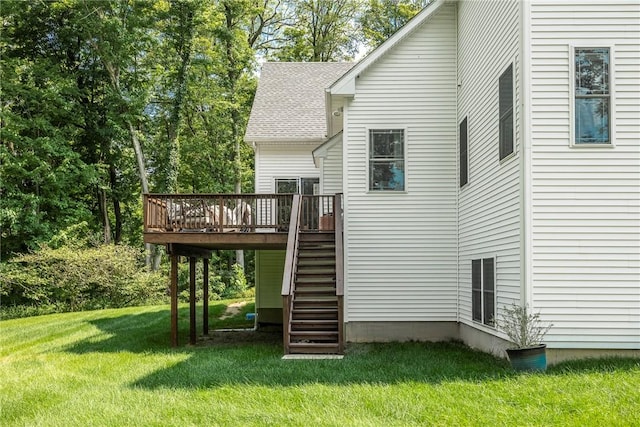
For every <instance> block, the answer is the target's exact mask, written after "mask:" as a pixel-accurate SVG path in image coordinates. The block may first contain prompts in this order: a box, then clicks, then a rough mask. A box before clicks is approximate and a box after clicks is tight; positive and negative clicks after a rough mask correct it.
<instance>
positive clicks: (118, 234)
mask: <svg viewBox="0 0 640 427" xmlns="http://www.w3.org/2000/svg"><path fill="white" fill-rule="evenodd" d="M109 180H110V181H111V195H112V196H111V198H112V200H113V214H114V216H115V218H116V223H115V227H116V229H115V232H114V237H113V242H114V243H115V244H116V245H117V244H118V243H120V241H121V240H122V210H121V209H120V200H118V197H117V196H116V186H117V184H118V183H117V176H116V167H115V166H114V165H113V164H112V165H109Z"/></svg>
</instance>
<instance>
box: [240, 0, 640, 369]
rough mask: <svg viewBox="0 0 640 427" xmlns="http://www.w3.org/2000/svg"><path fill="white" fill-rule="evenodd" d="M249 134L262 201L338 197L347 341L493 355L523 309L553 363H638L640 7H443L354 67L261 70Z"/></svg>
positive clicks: (267, 288)
mask: <svg viewBox="0 0 640 427" xmlns="http://www.w3.org/2000/svg"><path fill="white" fill-rule="evenodd" d="M245 139H246V141H247V142H248V143H251V144H253V145H254V147H255V153H256V162H255V163H256V191H257V192H263V193H274V192H307V193H311V192H314V191H315V192H316V193H324V194H333V193H342V194H343V208H344V327H345V334H346V339H347V341H393V340H408V339H417V340H441V339H461V340H463V341H464V342H466V343H468V344H469V345H471V346H473V347H477V348H481V349H484V350H486V351H490V352H494V353H496V354H500V353H502V350H503V349H504V348H505V346H506V342H505V341H504V338H505V335H504V334H503V333H502V332H501V331H499V330H498V329H497V328H496V327H495V324H494V319H496V318H500V315H501V313H502V310H503V308H504V307H505V306H507V305H510V304H512V303H517V304H528V305H529V306H530V307H532V308H533V309H534V310H535V311H540V313H541V316H542V319H543V320H545V321H548V322H552V323H553V325H554V326H553V328H552V329H551V331H550V332H549V333H548V335H547V336H546V339H545V342H546V343H547V345H548V348H549V358H550V360H551V361H552V362H553V361H558V360H562V359H564V358H567V357H574V356H588V355H602V354H636V355H638V354H640V3H639V2H638V1H637V0H618V1H616V2H612V3H610V2H594V1H556V0H553V1H551V0H545V1H543V0H532V1H526V2H521V1H482V2H480V1H463V0H460V1H455V0H437V1H434V2H433V3H432V4H431V5H430V6H428V7H427V8H426V9H424V10H423V11H422V12H421V13H420V14H418V15H417V16H416V17H415V18H414V19H412V20H411V21H410V22H409V23H408V24H407V25H406V26H405V27H403V28H402V29H400V30H399V31H398V32H397V33H396V34H395V35H394V36H392V37H391V38H390V39H389V40H387V41H386V42H385V43H384V44H382V45H381V46H380V47H378V48H377V49H376V50H374V51H373V52H372V53H370V54H369V55H368V56H366V57H365V58H364V59H362V60H361V61H360V62H358V63H356V64H343V63H339V64H336V63H334V64H321V63H308V64H291V63H288V64H278V63H268V64H265V66H264V68H263V70H262V74H261V80H260V83H259V86H258V91H257V94H256V101H255V104H254V107H253V110H252V113H251V118H250V121H249V126H248V129H247V134H246V137H245ZM314 186H315V188H314ZM283 262H284V255H283V252H282V251H260V252H258V254H257V256H256V265H257V273H256V280H257V285H258V286H257V290H258V294H257V306H258V310H259V312H260V310H262V313H264V316H262V314H260V316H262V317H261V318H262V319H267V318H269V315H270V314H272V315H273V316H274V317H278V316H279V317H278V318H281V314H280V312H279V310H281V309H282V301H281V298H280V295H279V289H280V285H281V283H282V281H281V278H282V264H283ZM270 310H271V312H270Z"/></svg>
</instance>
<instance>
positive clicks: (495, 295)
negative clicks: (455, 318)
mask: <svg viewBox="0 0 640 427" xmlns="http://www.w3.org/2000/svg"><path fill="white" fill-rule="evenodd" d="M485 259H492V260H493V323H487V322H489V321H490V320H489V319H485V313H484V311H485V310H484V309H485V306H486V303H485V290H484V260H485ZM474 261H480V320H476V319H474V318H473V262H474ZM470 264H471V265H470V267H471V321H472V322H474V323H475V324H477V325H482V326H484V327H487V328H492V329H495V328H496V327H497V320H498V319H497V315H498V307H497V305H498V257H497V255H483V256H476V257H473V258H472V259H471V263H470Z"/></svg>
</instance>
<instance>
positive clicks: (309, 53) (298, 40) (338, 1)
mask: <svg viewBox="0 0 640 427" xmlns="http://www.w3.org/2000/svg"><path fill="white" fill-rule="evenodd" d="M290 4H291V7H292V11H293V15H294V16H295V23H293V24H292V25H291V26H288V27H286V28H284V30H283V36H284V39H285V41H284V42H283V43H282V44H281V46H280V50H279V51H278V52H276V53H275V54H274V56H275V58H277V59H279V60H282V61H309V62H328V61H342V60H350V59H353V57H354V56H355V54H356V53H357V51H358V36H357V28H356V17H357V15H358V12H359V2H358V1H357V0H335V1H334V0H300V1H294V2H290Z"/></svg>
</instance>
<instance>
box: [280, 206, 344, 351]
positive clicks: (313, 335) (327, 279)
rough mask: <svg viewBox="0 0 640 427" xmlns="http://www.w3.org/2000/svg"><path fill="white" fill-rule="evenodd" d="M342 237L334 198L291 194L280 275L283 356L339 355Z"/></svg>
mask: <svg viewBox="0 0 640 427" xmlns="http://www.w3.org/2000/svg"><path fill="white" fill-rule="evenodd" d="M303 198H304V199H303ZM303 207H304V208H305V209H303ZM325 207H329V208H330V209H329V210H328V211H327V210H322V209H323V208H325ZM342 238H343V233H342V196H341V195H340V194H336V195H333V196H315V195H314V196H306V195H304V196H303V195H298V194H295V195H294V196H293V203H292V207H291V223H290V225H289V234H288V238H287V253H286V256H285V265H284V273H283V276H282V298H283V300H282V308H283V332H284V352H285V354H342V353H343V350H344V337H343V335H344V333H343V332H344V331H343V323H344V318H343V305H344V262H343V252H342V248H343V242H342Z"/></svg>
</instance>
